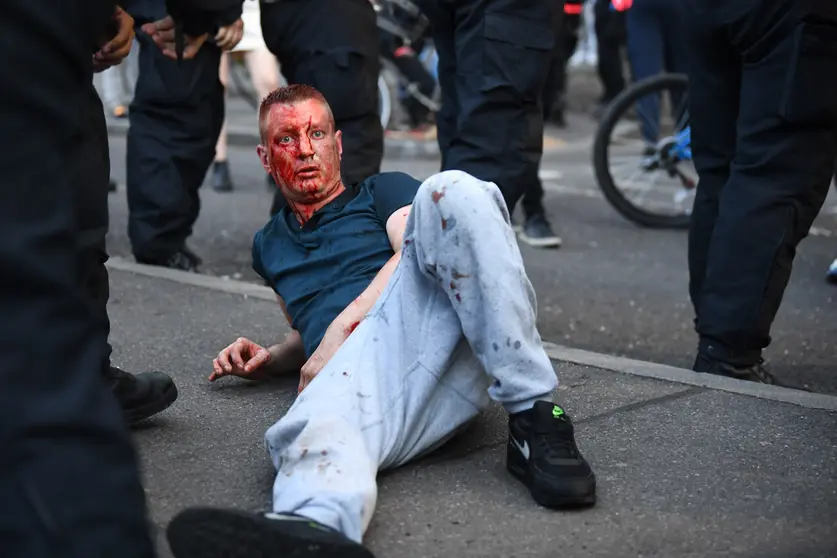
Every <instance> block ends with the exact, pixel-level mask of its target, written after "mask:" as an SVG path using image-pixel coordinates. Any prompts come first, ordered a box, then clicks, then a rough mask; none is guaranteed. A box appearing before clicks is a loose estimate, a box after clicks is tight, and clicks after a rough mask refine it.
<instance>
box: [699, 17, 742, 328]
mask: <svg viewBox="0 0 837 558" xmlns="http://www.w3.org/2000/svg"><path fill="white" fill-rule="evenodd" d="M689 21H690V25H689V28H688V30H689V36H688V41H687V45H688V49H689V61H690V65H689V73H688V75H689V113H690V122H691V130H692V153H693V154H694V161H695V168H696V169H697V172H698V175H699V176H700V182H699V183H698V187H697V191H696V193H695V202H694V207H693V209H692V217H691V223H690V229H689V294H690V296H691V299H692V305H693V306H694V308H695V312H696V315H697V316H698V318H697V320H698V321H699V319H700V307H701V296H702V293H703V282H704V278H705V276H706V266H707V261H708V257H709V243H710V240H711V239H712V234H713V231H714V229H715V221H716V219H717V218H718V207H719V204H720V198H721V192H722V190H723V188H724V185H725V184H726V183H727V180H729V173H730V165H731V164H732V159H733V157H734V156H735V134H736V121H737V119H738V109H739V100H740V99H739V91H740V86H741V85H740V84H741V65H740V63H739V62H738V61H737V60H736V59H735V57H733V56H730V52H731V51H732V50H731V49H732V46H731V45H730V44H729V43H728V42H727V41H724V40H723V39H722V37H720V36H718V35H717V34H716V33H715V32H714V31H715V25H714V23H713V21H712V19H711V16H710V14H707V13H700V12H699V13H692V14H691V15H690V19H689Z"/></svg>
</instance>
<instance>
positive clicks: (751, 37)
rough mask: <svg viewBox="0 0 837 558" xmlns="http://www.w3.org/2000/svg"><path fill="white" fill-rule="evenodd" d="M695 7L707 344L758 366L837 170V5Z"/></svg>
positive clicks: (722, 1)
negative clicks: (803, 243)
mask: <svg viewBox="0 0 837 558" xmlns="http://www.w3.org/2000/svg"><path fill="white" fill-rule="evenodd" d="M686 6H687V9H688V11H689V13H688V14H687V21H689V22H690V24H689V26H688V29H689V32H690V34H691V37H690V39H691V40H690V50H691V52H690V62H691V69H690V75H689V88H690V110H691V124H692V148H693V152H694V157H695V164H696V166H697V170H698V173H699V175H700V184H699V186H698V190H697V196H696V199H695V205H694V212H693V214H692V223H691V230H690V232H689V273H690V294H691V298H692V302H693V304H694V306H695V311H696V316H697V319H696V326H697V331H698V333H699V335H700V338H701V344H700V348H699V350H700V351H703V352H704V353H708V354H709V355H710V356H714V357H715V358H717V359H719V360H724V361H727V362H730V363H732V364H742V365H748V364H752V363H753V361H754V360H756V359H757V358H758V357H759V355H760V352H761V349H763V348H764V347H766V346H767V345H768V344H769V342H770V326H771V324H772V322H773V319H774V317H775V315H776V312H777V310H778V308H779V305H780V302H781V300H782V296H783V294H784V291H785V287H786V286H787V283H788V279H789V277H790V272H791V266H792V263H793V258H794V255H795V253H796V247H797V245H798V244H799V242H800V241H801V240H802V239H803V238H804V237H805V236H806V235H807V234H808V229H809V227H810V226H811V223H812V222H813V220H814V218H815V217H816V215H817V213H818V212H819V210H820V208H821V207H822V204H823V201H824V199H825V196H826V193H827V191H828V186H829V182H830V179H831V175H832V172H833V169H834V160H835V154H837V146H836V145H835V123H837V95H835V91H837V71H835V68H837V10H835V7H837V4H834V3H833V2H831V3H829V2H825V1H824V2H822V3H821V4H820V8H819V10H818V11H817V9H816V8H811V7H808V6H809V5H808V2H807V0H783V1H772V2H768V1H765V0H711V1H710V0H689V1H688V2H687V3H686ZM828 10H830V11H831V13H830V14H829V13H827V12H828ZM818 12H819V13H818ZM710 347H712V348H711V349H710Z"/></svg>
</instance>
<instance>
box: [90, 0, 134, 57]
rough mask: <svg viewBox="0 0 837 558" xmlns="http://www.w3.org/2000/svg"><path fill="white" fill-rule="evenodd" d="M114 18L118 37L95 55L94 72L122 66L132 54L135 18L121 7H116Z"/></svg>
mask: <svg viewBox="0 0 837 558" xmlns="http://www.w3.org/2000/svg"><path fill="white" fill-rule="evenodd" d="M113 18H114V20H115V21H116V24H117V32H116V36H114V37H111V38H110V40H109V41H108V42H107V43H105V44H104V45H102V48H100V49H99V51H98V52H96V54H94V55H93V71H94V72H102V71H104V70H107V69H108V68H110V67H112V66H116V65H118V64H120V63H121V62H122V61H123V60H125V58H126V57H127V56H128V54H130V52H131V45H132V44H133V42H134V18H132V17H131V14H129V13H128V12H126V11H125V10H123V9H122V8H120V7H119V6H117V7H116V12H115V13H114V15H113Z"/></svg>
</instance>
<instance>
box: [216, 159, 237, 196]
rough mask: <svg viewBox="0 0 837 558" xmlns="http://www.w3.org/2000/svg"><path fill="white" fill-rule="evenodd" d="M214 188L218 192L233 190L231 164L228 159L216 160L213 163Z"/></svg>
mask: <svg viewBox="0 0 837 558" xmlns="http://www.w3.org/2000/svg"><path fill="white" fill-rule="evenodd" d="M211 184H212V189H213V190H215V191H216V192H232V189H233V183H232V178H230V166H229V164H228V163H227V162H226V161H215V162H214V163H213V164H212V178H211Z"/></svg>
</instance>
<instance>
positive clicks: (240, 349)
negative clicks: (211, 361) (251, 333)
mask: <svg viewBox="0 0 837 558" xmlns="http://www.w3.org/2000/svg"><path fill="white" fill-rule="evenodd" d="M248 349H249V347H248V346H247V343H246V342H245V341H236V342H235V344H233V346H232V350H230V360H231V361H232V364H233V366H235V367H236V368H238V369H241V370H243V369H244V358H242V353H244V354H248V355H249V353H250V351H249V350H248Z"/></svg>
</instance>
